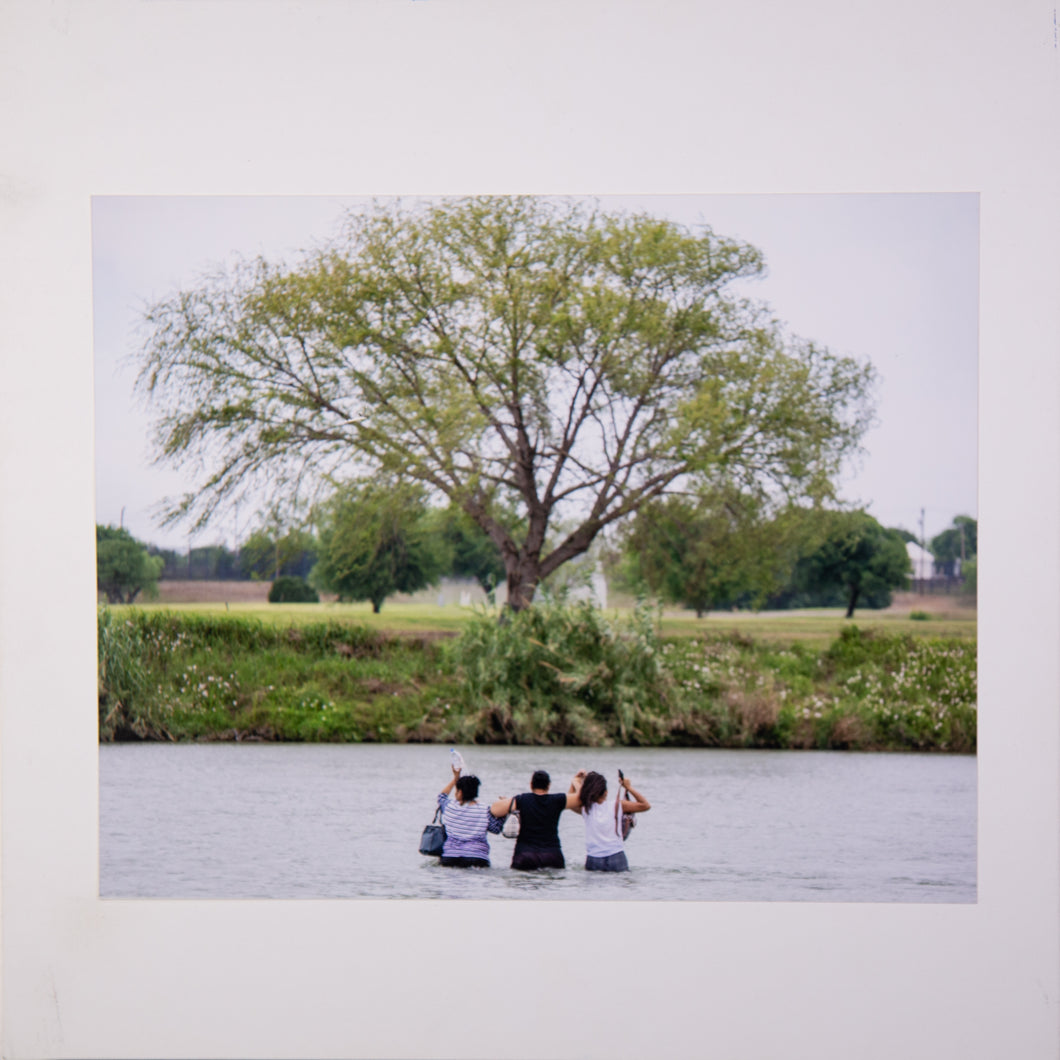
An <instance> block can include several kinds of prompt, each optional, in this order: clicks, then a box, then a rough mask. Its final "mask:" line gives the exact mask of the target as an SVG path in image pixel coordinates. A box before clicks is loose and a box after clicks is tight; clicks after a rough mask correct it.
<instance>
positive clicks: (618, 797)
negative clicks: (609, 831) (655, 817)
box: [615, 769, 637, 843]
mask: <svg viewBox="0 0 1060 1060" xmlns="http://www.w3.org/2000/svg"><path fill="white" fill-rule="evenodd" d="M618 780H619V784H618V791H617V792H616V793H615V831H616V832H621V833H622V842H623V843H624V842H625V841H626V838H627V836H628V835H629V833H630V832H632V831H633V829H634V828H635V827H636V826H637V818H636V817H634V816H633V814H631V813H625V812H624V811H623V812H622V813H621V820H619V810H620V807H621V806H622V780H623V776H622V770H621V769H620V770H619V771H618Z"/></svg>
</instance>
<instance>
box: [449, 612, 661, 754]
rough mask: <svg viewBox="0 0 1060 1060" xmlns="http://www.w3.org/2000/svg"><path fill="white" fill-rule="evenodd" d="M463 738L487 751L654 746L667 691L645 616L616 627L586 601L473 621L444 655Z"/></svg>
mask: <svg viewBox="0 0 1060 1060" xmlns="http://www.w3.org/2000/svg"><path fill="white" fill-rule="evenodd" d="M453 657H454V661H455V663H456V665H457V666H458V667H459V668H460V670H461V672H462V674H463V677H464V690H465V697H466V703H467V706H468V707H469V708H470V713H469V714H467V715H465V718H464V725H465V730H466V733H467V737H468V738H470V739H473V740H481V741H483V742H493V743H526V744H590V745H596V746H599V745H601V744H605V745H606V744H611V743H614V742H616V741H618V742H621V743H624V744H653V743H659V742H660V741H661V738H662V737H663V735H664V732H665V724H664V719H665V715H666V713H667V709H668V706H669V692H670V682H669V680H668V676H667V673H666V670H665V669H664V668H663V667H662V666H661V665H660V663H659V654H658V651H657V645H656V640H655V632H654V629H653V627H652V623H651V618H650V615H649V614H648V613H647V612H646V611H644V610H643V609H638V611H637V612H636V613H635V614H634V617H633V618H632V619H631V621H630V622H629V623H628V624H627V625H626V626H625V627H623V628H618V627H614V626H612V625H611V624H609V623H608V622H607V621H606V620H605V619H604V618H603V616H602V615H601V614H600V613H599V612H598V611H597V610H596V609H595V608H594V607H592V605H591V604H589V603H587V602H583V603H579V604H575V605H573V606H564V605H559V604H540V603H539V604H535V605H534V606H533V607H529V608H526V609H525V610H522V611H519V612H516V613H515V614H511V615H509V616H508V618H507V620H506V621H505V622H503V623H498V622H497V620H496V619H495V618H493V617H492V616H490V615H488V614H480V615H477V616H475V617H474V618H473V619H472V620H471V622H470V623H469V624H468V626H467V627H466V628H465V630H464V632H463V634H462V635H461V637H460V639H459V640H458V641H457V642H456V644H455V645H454V648H453Z"/></svg>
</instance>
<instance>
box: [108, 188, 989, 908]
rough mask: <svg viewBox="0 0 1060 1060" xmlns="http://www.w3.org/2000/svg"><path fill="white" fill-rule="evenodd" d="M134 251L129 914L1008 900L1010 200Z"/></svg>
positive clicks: (127, 473) (470, 219)
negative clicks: (997, 838) (979, 538)
mask: <svg viewBox="0 0 1060 1060" xmlns="http://www.w3.org/2000/svg"><path fill="white" fill-rule="evenodd" d="M93 239H94V272H95V282H94V286H93V292H94V308H95V319H96V358H97V365H96V379H97V384H96V395H97V405H98V411H97V417H96V422H97V425H98V426H97V446H98V450H97V469H96V482H97V490H98V500H97V510H98V513H99V514H98V518H97V575H98V589H99V594H100V612H99V644H100V668H101V669H100V715H99V716H100V738H101V758H100V768H101V772H100V783H101V791H100V798H101V803H100V852H101V858H100V872H101V879H100V893H101V894H102V895H104V896H110V897H172V898H180V897H185V898H186V897H229V898H232V897H237V898H238V897H271V898H294V897H371V898H380V897H402V898H433V897H454V898H456V897H463V898H535V899H541V898H554V899H563V900H577V899H581V898H610V899H654V900H665V899H698V900H711V899H716V900H748V901H753V900H774V901H798V900H802V901H806V900H809V901H822V900H825V901H872V902H879V901H914V902H925V901H926V902H939V901H942V902H946V901H957V902H967V901H974V900H975V827H976V818H975V805H976V784H975V758H974V752H975V745H976V679H975V658H976V651H975V643H976V638H975V625H976V623H975V615H976V610H975V573H976V535H975V529H976V524H977V511H976V459H975V454H976V372H977V350H976V341H977V334H976V315H977V283H978V202H977V198H976V197H975V196H974V195H860V196H855V195H835V196H827V195H819V196H777V195H762V196H691V195H690V196H641V197H635V196H603V197H599V196H597V197H579V198H573V197H554V196H553V197H549V196H479V197H466V196H465V197H448V198H435V199H430V198H417V197H406V198H402V199H397V198H376V199H374V200H371V201H359V200H350V201H348V202H342V201H339V200H331V199H322V200H321V199H314V198H309V199H304V198H303V199H276V198H266V199H219V198H171V197H160V198H135V197H134V198H113V199H112V198H101V199H97V200H96V201H95V202H94V208H93ZM151 457H153V458H154V462H152V463H148V460H149V459H150V458H151ZM927 513H930V516H928V514H927ZM513 601H514V602H513ZM251 745H252V746H251ZM450 748H454V749H456V748H459V751H454V754H456V755H459V756H460V757H459V758H458V759H454V760H457V761H459V762H461V771H462V773H463V777H462V778H459V777H456V776H455V775H454V776H451V775H450V752H449V749H450ZM464 758H466V760H467V762H466V764H464V763H463V759H464ZM623 769H624V770H625V771H626V772H628V773H629V776H630V779H629V780H625V778H623V780H619V776H618V773H619V771H620V770H623ZM585 774H588V775H590V777H591V778H593V779H591V780H590V789H589V790H590V792H591V793H592V797H591V799H590V800H589V801H588V802H583V801H582V800H581V798H580V789H581V784H582V778H583V776H584V775H585ZM534 775H539V778H540V775H543V776H544V779H543V780H541V782H540V783H537V784H535V783H534V782H532V780H531V778H532V776H534ZM634 781H635V782H636V784H638V785H639V788H638V787H632V784H633V783H634ZM601 784H602V785H603V787H600V785H601ZM624 784H628V785H630V788H629V790H626V789H625V788H624V787H623V785H624ZM468 785H471V786H470V787H468ZM464 788H467V791H466V794H462V789H464ZM641 788H642V789H643V792H642V791H641V790H640V789H641ZM439 789H444V802H443V805H442V808H441V809H439V815H440V818H441V819H442V820H444V821H447V822H448V828H449V831H450V832H452V833H453V835H452V837H451V838H450V839H449V841H448V844H447V846H446V847H445V848H444V849H443V848H439V850H438V854H439V855H440V856H439V857H438V858H435V857H433V856H430V855H429V856H428V858H427V859H426V860H425V858H424V857H423V856H422V855H421V854H420V852H419V851H418V849H417V845H416V844H417V841H418V838H419V833H420V831H421V830H422V827H423V823H424V820H427V819H429V818H431V816H432V815H433V813H434V811H435V809H436V805H435V800H436V799H437V798H438V796H439V794H440V791H439ZM472 792H473V793H472ZM631 792H636V793H637V794H636V795H633V794H631ZM645 793H646V794H645ZM514 796H520V798H521V801H522V809H524V810H525V812H526V813H527V814H530V815H531V816H533V815H535V814H537V813H538V812H540V813H541V814H543V815H544V818H543V820H542V822H541V834H540V835H535V833H534V831H533V826H531V829H529V830H527V832H525V833H524V834H522V835H521V836H519V837H518V838H516V839H514V840H508V839H507V838H506V837H505V836H504V833H503V831H502V825H503V824H504V821H505V819H506V818H507V817H511V818H512V819H513V822H514V820H516V819H520V818H521V817H522V816H523V814H521V813H520V812H519V810H520V803H519V802H518V801H516V802H513V801H512V798H513V797H514ZM505 800H507V801H505ZM506 809H510V810H511V811H512V812H511V813H510V814H506V813H504V812H503V811H504V810H506ZM648 809H651V811H652V812H651V814H650V816H648V817H644V818H642V817H640V816H639V815H640V814H642V813H645V812H647V810H648ZM491 810H492V811H493V812H491ZM564 810H567V811H570V812H563V811H564ZM605 810H606V811H607V813H608V814H610V825H609V826H608V827H604V825H603V824H601V825H599V826H594V825H593V824H592V823H591V822H592V821H595V820H596V818H600V820H601V821H603V817H604V816H605V813H604V811H605ZM623 811H624V812H625V813H626V814H627V820H634V821H636V822H637V823H642V827H641V828H640V829H639V830H637V831H636V832H635V833H633V834H632V837H629V836H627V837H626V838H627V840H628V843H629V847H628V850H627V849H626V842H624V841H623V837H622V835H621V827H620V821H621V816H622V813H623ZM425 815H426V816H425ZM421 818H422V819H423V820H421ZM463 818H467V819H468V822H469V823H467V824H462V823H461V822H462V819H463ZM472 819H473V821H472ZM627 827H628V825H627ZM601 828H603V831H604V832H605V833H607V834H606V835H603V834H601V835H597V832H599V831H600V829H601ZM468 829H470V830H471V832H473V835H472V834H471V833H469V834H468V835H466V836H465V835H464V832H465V831H467V830H468ZM491 829H492V831H491ZM509 830H511V829H509ZM630 857H632V862H630V860H629V859H630ZM607 858H612V859H615V860H616V861H617V862H618V864H619V867H620V868H621V869H622V870H626V869H628V870H629V873H628V875H627V874H626V873H625V871H623V872H622V873H621V874H619V873H611V872H606V873H603V874H601V875H599V876H597V875H593V868H592V867H591V866H594V865H595V864H596V862H597V860H598V859H604V860H606V859H607ZM523 866H525V867H523ZM469 867H470V868H489V869H490V871H489V872H486V873H480V872H458V873H454V872H452V871H437V870H439V869H443V870H444V869H452V868H469ZM535 870H539V871H535ZM528 872H529V873H530V874H529V875H528Z"/></svg>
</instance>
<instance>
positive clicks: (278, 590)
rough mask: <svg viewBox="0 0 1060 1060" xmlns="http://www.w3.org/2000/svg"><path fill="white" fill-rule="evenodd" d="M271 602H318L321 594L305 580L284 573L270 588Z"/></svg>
mask: <svg viewBox="0 0 1060 1060" xmlns="http://www.w3.org/2000/svg"><path fill="white" fill-rule="evenodd" d="M269 603H270V604H318V603H320V594H319V593H318V592H317V591H316V589H314V588H313V586H311V585H310V584H309V582H307V581H306V580H305V578H294V577H292V576H291V575H288V574H284V575H281V576H280V577H279V578H277V579H276V580H275V581H274V582H273V583H272V585H271V586H270V588H269Z"/></svg>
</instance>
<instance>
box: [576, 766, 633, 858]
mask: <svg viewBox="0 0 1060 1060" xmlns="http://www.w3.org/2000/svg"><path fill="white" fill-rule="evenodd" d="M618 775H619V778H620V779H619V786H618V790H617V791H616V792H615V798H614V800H613V801H612V802H609V801H608V798H607V781H606V780H605V779H604V778H603V777H602V776H601V775H600V774H599V773H592V772H590V773H586V774H585V776H584V777H583V778H582V781H581V785H580V788H579V791H578V796H579V798H580V800H581V811H580V812H581V815H582V817H583V818H584V819H585V868H586V870H587V871H589V872H626V871H628V869H629V862H628V861H627V860H626V851H625V843H624V840H623V838H622V815H623V814H624V813H644V812H645V811H646V810H650V809H651V803H649V802H648V800H647V799H646V798H644V796H643V795H641V793H640V792H639V791H637V790H636V789H635V788H634V787H633V785H632V784H630V782H629V780H628V779H626V778H625V777H623V776H622V773H621V772H619V774H618ZM575 783H577V778H575ZM623 790H624V791H625V793H626V795H631V796H632V798H631V799H630V798H625V799H624V798H622V792H623Z"/></svg>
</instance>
